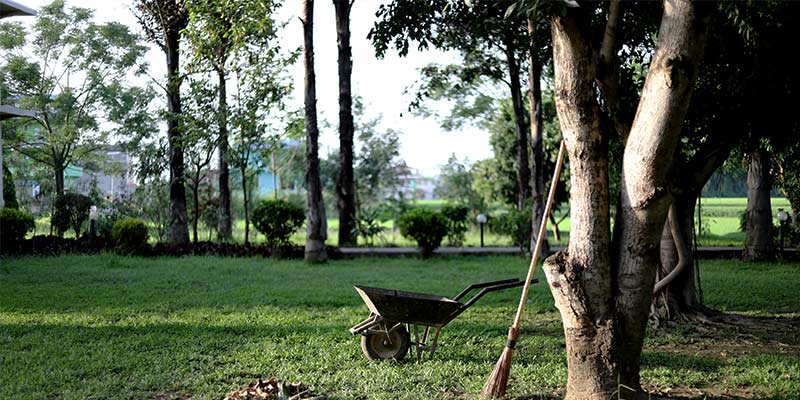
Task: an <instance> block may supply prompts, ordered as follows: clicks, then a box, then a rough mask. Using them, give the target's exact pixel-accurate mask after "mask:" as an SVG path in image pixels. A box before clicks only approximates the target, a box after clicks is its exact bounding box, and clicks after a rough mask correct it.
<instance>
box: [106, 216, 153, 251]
mask: <svg viewBox="0 0 800 400" xmlns="http://www.w3.org/2000/svg"><path fill="white" fill-rule="evenodd" d="M111 239H112V240H113V241H114V243H116V245H117V251H120V252H123V253H138V252H140V251H141V250H142V249H144V248H145V246H147V224H145V223H144V221H142V220H139V219H136V218H126V219H123V220H120V221H117V222H116V223H115V224H114V229H112V230H111Z"/></svg>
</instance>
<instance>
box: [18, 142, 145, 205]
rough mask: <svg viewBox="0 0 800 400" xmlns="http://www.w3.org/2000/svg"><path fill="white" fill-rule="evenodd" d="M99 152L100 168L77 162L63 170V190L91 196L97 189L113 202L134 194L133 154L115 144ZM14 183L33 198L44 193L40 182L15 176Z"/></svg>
mask: <svg viewBox="0 0 800 400" xmlns="http://www.w3.org/2000/svg"><path fill="white" fill-rule="evenodd" d="M97 155H98V156H99V158H100V159H101V160H102V161H103V164H104V166H103V168H102V169H101V170H99V171H94V170H90V169H87V168H84V166H81V165H76V164H70V165H68V166H67V168H65V169H64V189H65V190H66V191H69V192H72V193H80V194H84V195H89V194H90V193H91V191H92V190H93V189H94V188H96V189H97V191H98V192H99V193H100V195H102V196H103V197H104V198H106V199H107V200H110V201H111V200H117V199H119V198H122V197H125V196H129V195H130V194H132V193H133V192H134V191H135V190H136V187H137V185H136V183H135V182H134V181H133V180H131V179H130V171H131V167H132V163H133V162H132V159H131V156H130V155H129V154H127V153H125V152H123V151H122V150H120V149H118V148H115V147H109V148H108V149H105V150H99V151H98V152H97ZM12 172H15V171H12ZM15 175H16V173H15ZM14 184H15V186H16V189H17V193H18V194H21V195H23V196H26V197H27V196H30V198H31V199H36V198H38V197H39V194H40V192H41V187H40V185H39V182H36V181H32V180H25V179H16V180H14ZM43 200H46V199H43ZM37 208H38V207H37Z"/></svg>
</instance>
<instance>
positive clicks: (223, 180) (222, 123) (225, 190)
mask: <svg viewBox="0 0 800 400" xmlns="http://www.w3.org/2000/svg"><path fill="white" fill-rule="evenodd" d="M217 74H218V77H219V78H218V79H219V143H218V144H217V153H218V156H219V210H218V213H219V214H218V221H217V237H218V238H219V240H230V238H231V233H232V230H233V229H232V225H233V222H232V220H233V218H231V184H230V181H231V178H230V167H229V166H228V92H227V84H226V81H225V70H224V66H223V67H221V68H220V69H219V70H218V71H217Z"/></svg>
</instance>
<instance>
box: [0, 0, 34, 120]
mask: <svg viewBox="0 0 800 400" xmlns="http://www.w3.org/2000/svg"><path fill="white" fill-rule="evenodd" d="M4 1H8V0H0V4H2V2H4ZM16 117H28V118H36V113H35V112H33V111H28V110H23V109H21V108H17V107H14V106H5V105H0V121H4V120H7V119H10V118H16Z"/></svg>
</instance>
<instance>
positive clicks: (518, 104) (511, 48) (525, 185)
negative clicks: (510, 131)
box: [505, 34, 531, 211]
mask: <svg viewBox="0 0 800 400" xmlns="http://www.w3.org/2000/svg"><path fill="white" fill-rule="evenodd" d="M505 46H506V62H507V63H508V81H509V83H510V86H511V104H512V106H513V108H514V132H515V133H516V134H517V209H519V210H520V211H522V210H524V209H525V206H526V205H527V204H526V203H527V201H528V197H530V191H531V189H530V182H531V170H530V167H529V166H528V136H527V132H526V127H525V108H524V107H523V104H522V86H521V85H520V81H519V78H520V66H519V60H517V48H516V46H515V45H514V41H513V38H512V37H511V35H510V34H509V35H507V36H506V41H505Z"/></svg>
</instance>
